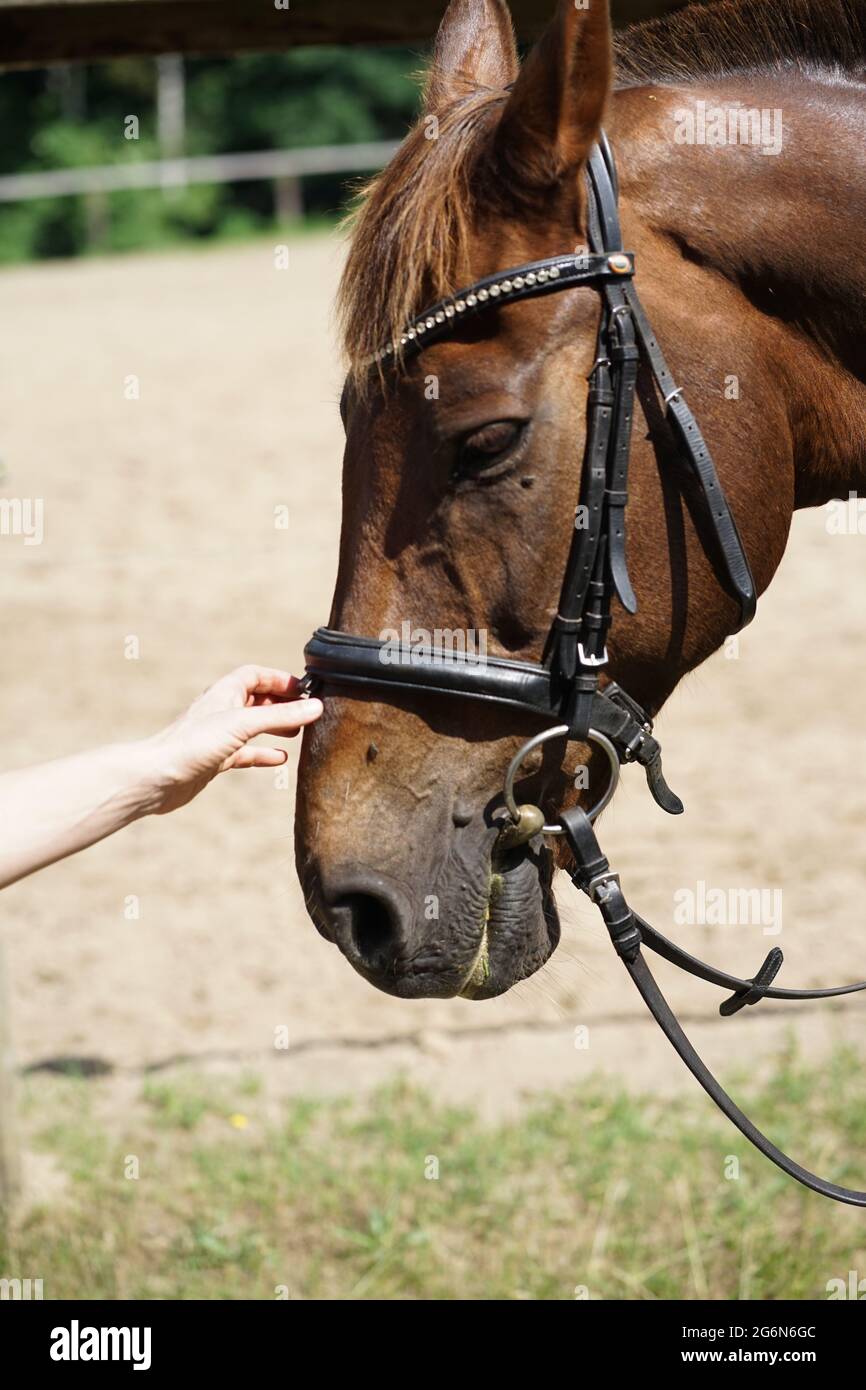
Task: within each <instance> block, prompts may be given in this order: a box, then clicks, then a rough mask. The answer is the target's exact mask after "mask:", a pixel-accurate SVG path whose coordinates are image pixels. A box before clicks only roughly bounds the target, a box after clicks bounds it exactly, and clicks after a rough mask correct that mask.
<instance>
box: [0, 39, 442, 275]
mask: <svg viewBox="0 0 866 1390" xmlns="http://www.w3.org/2000/svg"><path fill="white" fill-rule="evenodd" d="M417 66H418V60H417V57H416V56H415V55H413V54H411V53H409V52H407V51H406V50H395V49H387V50H377V49H369V48H317V49H298V50H296V51H294V52H291V53H282V54H267V55H252V56H245V57H238V58H229V59H216V60H215V59H193V60H190V61H188V62H187V63H186V64H185V73H186V150H187V153H189V154H208V153H217V152H222V151H234V150H256V149H280V148H283V149H285V148H297V147H302V146H309V145H322V144H353V143H357V142H363V141H368V140H383V139H390V138H399V137H400V136H401V135H402V134H403V133H404V132H405V130H406V128H407V126H408V125H409V123H410V122H411V121H412V119H413V117H414V114H415V111H416V109H417V101H418V88H417V85H416V83H415V81H414V80H413V76H412V74H413V71H414V69H415V68H416V67H417ZM156 80H157V79H156V63H155V62H153V61H151V60H150V59H146V58H131V59H118V60H117V61H114V62H108V63H100V64H95V65H93V66H91V67H87V68H68V67H66V68H64V67H61V68H53V69H50V70H48V71H41V72H23V73H7V74H3V75H2V76H0V174H4V173H22V172H25V171H28V170H35V169H62V168H70V167H76V166H82V165H90V164H109V163H114V162H118V161H125V160H141V159H153V158H158V144H157V129H156ZM129 116H135V117H137V120H138V134H139V138H138V139H128V138H126V132H127V130H128V128H129V127H128V125H127V124H125V123H126V122H127V118H128V117H129ZM346 194H347V181H346V180H343V179H340V178H336V177H334V178H317V179H312V180H309V181H307V184H306V189H305V195H306V196H305V201H306V204H307V207H308V209H310V210H312V211H314V212H319V213H321V212H324V213H327V214H333V213H335V212H337V211H339V209H340V208H341V206H342V205H343V204H344V202H345V198H346ZM273 208H274V197H273V189H272V187H271V186H270V185H269V184H236V185H230V186H223V187H216V188H201V187H196V188H190V189H187V190H180V191H178V192H176V193H173V194H172V197H171V198H165V197H163V196H162V194H161V193H160V192H158V191H155V192H149V191H143V192H129V193H122V194H120V193H117V194H112V195H111V197H110V199H109V200H108V202H107V204H106V209H105V213H106V231H105V242H106V245H107V246H109V247H112V248H114V249H118V250H119V249H132V248H134V247H142V246H151V245H158V244H162V243H163V242H166V241H170V240H174V239H177V238H178V237H184V236H195V237H202V236H215V235H220V234H223V233H225V234H231V235H237V234H239V233H240V232H241V231H242V230H243V229H248V230H249V231H252V232H254V231H256V230H263V229H264V228H265V227H266V226H268V225H270V223H271V222H272V221H273V215H274V212H273ZM88 225H89V221H88V216H87V213H86V209H85V208H84V206H83V200H81V199H75V198H64V199H41V200H39V201H38V202H34V203H22V204H19V205H14V204H12V205H0V260H7V261H8V260H20V259H25V258H29V257H34V256H58V255H60V256H68V255H74V254H79V253H83V252H85V251H86V250H87V249H88Z"/></svg>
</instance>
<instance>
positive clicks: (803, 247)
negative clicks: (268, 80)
mask: <svg viewBox="0 0 866 1390" xmlns="http://www.w3.org/2000/svg"><path fill="white" fill-rule="evenodd" d="M864 52H866V0H721V2H720V3H718V4H715V5H712V6H708V7H706V8H703V7H695V8H692V9H689V10H686V11H683V12H681V13H680V14H678V15H676V16H675V17H673V18H671V19H667V20H660V21H655V22H653V23H650V24H647V25H641V26H637V27H635V28H634V29H632V30H628V31H626V32H625V34H624V35H622V36H621V37H620V39H619V41H618V43H617V46H616V54H615V55H614V50H613V45H612V40H611V33H610V22H609V16H608V6H607V0H590V3H589V6H588V7H586V8H582V7H581V8H578V7H577V6H576V5H575V4H574V2H573V0H562V3H560V4H559V7H558V10H557V13H556V16H555V18H554V19H553V22H552V23H551V25H550V27H549V29H548V30H547V32H546V33H545V35H544V37H543V38H542V40H541V41H540V43H539V44H538V46H537V47H536V48H535V49H534V50H533V51H532V53H531V54H530V56H529V57H528V59H527V60H526V62H525V63H524V64H523V66H522V67H521V66H520V63H519V60H518V55H517V51H516V47H515V43H514V38H513V33H512V27H511V21H510V17H509V14H508V10H507V7H506V5H505V4H504V3H503V2H502V0H452V3H451V4H450V6H449V8H448V11H447V13H446V15H445V17H444V20H443V22H442V26H441V29H440V31H439V35H438V38H437V41H436V48H435V53H434V57H433V63H432V67H431V72H430V76H429V81H428V85H427V90H426V96H425V104H424V110H423V113H422V116H421V119H420V121H419V123H418V125H417V127H416V128H415V129H414V130H413V131H412V132H411V133H410V135H409V136H408V138H407V140H406V141H405V143H404V145H403V146H402V148H401V150H400V152H399V153H398V154H397V156H396V158H395V159H394V160H393V162H392V163H391V165H390V166H389V167H388V168H387V169H386V170H385V171H384V172H383V173H382V175H381V176H380V177H379V178H378V179H377V180H376V181H375V182H374V183H373V184H372V186H371V187H370V189H369V190H368V192H367V196H366V199H365V201H364V203H363V206H362V208H361V210H360V214H359V218H358V221H357V225H356V229H355V233H354V239H353V243H352V248H351V254H350V257H349V260H348V264H347V268H346V272H345V279H344V282H343V286H342V292H341V302H342V309H343V317H344V324H345V337H346V348H347V352H348V355H349V359H350V372H349V377H348V381H347V385H346V390H345V393H344V398H343V403H342V413H343V419H344V423H345V427H346V441H347V442H346V453H345V463H344V510H343V530H342V541H341V551H340V568H339V575H338V579H337V586H336V592H335V596H334V602H333V608H332V612H331V622H330V625H331V626H332V627H335V628H341V629H343V630H345V631H348V632H355V633H366V634H368V635H370V636H373V637H376V636H379V637H381V636H382V635H383V634H384V633H385V632H386V631H387V630H391V629H395V630H397V631H399V630H400V629H401V627H402V625H403V624H404V623H408V624H409V625H410V627H411V628H412V629H423V630H427V631H431V632H432V631H433V630H435V629H449V630H452V631H463V632H476V633H479V632H480V633H484V634H486V637H487V641H488V651H489V653H490V654H491V655H508V656H516V657H519V658H520V659H523V660H532V661H538V660H539V659H540V657H541V649H542V645H543V642H544V639H545V636H546V634H547V632H548V630H549V628H550V624H551V620H552V617H553V615H554V613H555V612H556V607H557V602H558V599H559V586H560V581H561V577H562V573H563V568H564V565H565V560H566V555H567V552H568V547H569V542H570V536H571V532H572V527H573V524H574V508H575V504H576V500H577V495H578V484H579V477H578V473H579V460H580V458H581V455H582V447H583V439H584V433H585V412H586V391H585V387H584V379H585V378H586V376H587V374H588V372H589V370H590V367H591V365H592V362H593V358H594V353H595V342H596V329H597V324H598V318H599V300H598V295H597V294H596V293H595V292H594V291H593V290H591V289H588V288H582V289H576V290H573V291H569V292H568V293H563V294H559V295H557V296H556V297H554V298H552V299H543V300H534V301H532V302H528V303H520V304H514V305H512V306H503V307H500V308H498V309H496V310H495V311H494V310H491V311H490V312H488V313H485V314H484V315H483V316H479V317H477V318H476V319H474V320H473V322H472V324H471V325H469V324H467V325H465V326H461V328H462V331H461V332H459V333H457V334H456V335H452V336H451V337H450V338H449V341H447V342H442V343H440V344H438V345H436V346H433V347H431V348H429V349H428V350H427V351H426V352H425V353H424V355H423V357H420V358H418V359H416V360H415V361H413V362H411V363H406V364H405V368H404V369H403V370H400V371H397V372H396V373H392V374H390V375H388V376H387V377H385V378H383V376H382V374H381V373H377V372H376V371H375V370H372V371H371V369H370V367H369V361H370V359H371V358H372V357H373V356H374V355H375V354H376V352H377V350H378V349H380V348H381V347H382V346H383V345H384V344H385V343H388V342H390V341H391V340H392V339H394V337H395V335H399V332H400V330H401V329H402V328H403V326H404V325H405V323H406V322H407V321H408V320H409V319H410V318H411V317H412V316H413V315H414V314H416V313H417V312H418V311H419V310H420V309H422V308H423V307H424V306H425V305H426V304H428V303H431V302H435V301H436V300H437V299H439V298H441V297H442V296H443V295H445V294H451V293H453V292H454V291H455V290H457V289H458V288H459V287H460V286H462V285H465V284H468V283H471V282H473V281H475V280H477V279H479V278H480V277H482V276H484V275H487V274H491V273H494V272H498V271H501V270H504V269H506V268H507V267H509V266H515V265H520V264H521V263H523V262H526V261H530V260H536V259H539V258H542V257H546V256H553V255H558V254H562V253H567V252H571V251H574V249H575V248H578V247H583V246H584V245H586V243H587V227H586V221H585V219H586V194H585V170H586V163H587V158H588V155H589V152H590V150H591V148H592V146H593V144H594V142H595V141H596V139H597V137H598V135H599V131H600V129H601V127H602V123H604V126H605V128H606V129H607V131H608V133H609V135H610V138H611V141H612V144H613V147H614V150H615V152H616V155H617V161H618V165H619V173H620V201H621V213H622V221H623V229H624V238H625V245H626V247H627V248H628V249H629V250H633V251H634V252H635V253H636V256H637V267H638V275H637V284H638V286H639V288H640V293H641V298H642V300H643V303H644V306H645V308H646V310H647V312H648V314H649V317H650V318H651V320H652V323H653V327H654V329H655V332H656V334H657V335H658V338H659V341H660V342H661V344H662V346H663V349H664V351H665V354H666V356H667V357H668V359H669V361H670V363H671V366H672V368H673V370H674V374H675V376H676V379H677V381H678V382H679V383H680V384H681V385H682V386H683V387H684V389H685V391H686V393H687V395H688V398H689V400H690V402H691V404H692V407H693V409H694V410H695V412H696V414H697V415H698V418H699V421H700V425H701V428H702V430H703V433H704V435H705V436H706V438H707V440H708V441H709V443H710V445H711V447H712V450H713V453H714V456H715V459H716V464H717V468H718V472H719V475H720V478H721V480H722V483H723V485H724V487H725V490H726V492H727V495H728V498H729V500H730V502H731V505H732V509H733V512H734V514H735V516H736V518H737V521H738V524H739V529H740V532H741V535H742V539H743V542H744V545H745V549H746V551H747V553H748V556H749V559H750V562H751V565H752V569H753V571H754V575H755V579H756V581H757V585H758V588H759V590H760V591H763V590H764V589H765V588H766V587H767V585H768V584H769V583H770V580H771V579H772V577H773V574H774V572H775V570H776V568H777V566H778V564H779V562H780V560H781V558H782V555H783V552H784V549H785V545H786V541H787V536H788V530H789V525H790V522H791V516H792V513H793V511H794V510H795V509H796V508H798V507H806V506H817V505H820V504H822V503H824V502H826V501H828V500H829V499H831V498H833V497H837V496H847V494H848V492H849V490H851V489H857V488H858V487H860V486H861V485H862V483H863V479H864V475H866V389H864V382H866V340H864V337H863V332H862V324H863V319H864V309H866V302H864V301H866V245H864V238H863V227H864V225H866V153H864V151H866V142H864V134H866V115H864V105H863V95H864V86H863V79H864ZM614 71H616V81H615V82H614ZM719 112H721V113H723V114H722V116H721V117H720V116H719ZM731 113H734V114H733V115H731ZM753 113H754V115H753ZM755 118H757V119H755ZM764 137H766V138H764ZM639 395H640V403H641V404H640V412H639V414H638V416H637V418H636V420H635V429H634V437H633V444H632V463H631V478H630V500H629V507H628V560H629V567H630V571H631V576H632V579H633V582H634V588H635V591H636V594H637V598H638V601H639V608H638V611H637V613H636V614H635V615H633V616H631V615H628V614H626V613H624V612H618V613H617V614H616V616H615V621H614V625H613V629H612V632H611V638H610V643H609V646H610V666H609V673H610V676H611V677H612V678H613V679H615V680H616V681H617V682H619V683H620V684H621V685H623V686H624V687H625V688H626V689H627V690H628V691H629V693H630V694H631V695H633V696H634V697H635V698H636V699H637V700H639V701H640V703H641V704H642V705H643V706H644V707H645V708H646V709H647V710H648V711H650V712H651V713H655V712H656V711H657V710H658V709H659V708H660V707H661V705H662V704H663V703H664V701H665V700H666V699H667V697H668V696H669V695H670V693H671V691H672V690H673V689H674V687H675V686H676V684H677V682H678V681H679V680H680V679H681V678H682V676H684V675H685V674H686V673H687V672H689V671H691V670H693V669H694V668H695V667H696V666H697V665H698V664H699V663H700V662H702V661H704V660H705V659H706V658H707V657H708V656H709V655H710V654H711V653H712V652H714V651H715V650H716V649H717V648H718V647H719V646H720V645H721V643H722V642H723V640H724V639H725V637H726V635H727V634H728V632H729V631H730V630H731V628H732V626H733V625H734V622H735V606H734V604H733V603H732V601H731V600H730V598H728V597H727V595H726V593H725V592H724V590H723V589H722V588H721V587H720V584H719V579H718V576H717V573H716V570H715V568H714V566H713V564H712V563H711V561H710V560H709V559H708V558H707V551H706V550H705V547H704V544H703V543H702V537H701V534H700V527H701V523H700V516H699V515H698V513H697V512H696V509H695V508H694V507H693V506H692V499H691V497H690V484H689V479H688V478H687V477H686V475H685V472H684V470H683V468H682V466H681V464H680V463H679V461H678V456H677V454H676V451H675V449H674V448H673V443H672V438H671V435H670V432H669V427H668V425H667V423H666V421H665V418H664V414H663V411H662V409H661V407H660V402H659V400H658V397H657V395H656V394H655V392H654V390H653V388H652V383H651V380H650V379H648V378H645V379H643V380H642V381H641V382H640V383H639ZM813 656H814V646H813V643H812V642H810V644H809V651H808V655H807V659H813ZM325 694H326V707H325V714H324V717H323V718H322V719H321V721H320V722H319V723H318V724H317V725H316V726H315V727H313V728H312V729H310V730H308V731H307V734H306V739H305V744H304V751H303V757H302V765H301V777H300V786H299V795H298V815H297V825H296V839H297V857H298V865H299V872H300V876H301V880H302V883H303V886H304V890H305V895H306V899H307V903H308V906H309V910H310V913H311V915H312V917H313V920H314V922H315V923H316V926H317V927H318V929H319V930H320V932H322V934H323V935H324V936H325V937H326V938H327V939H329V940H332V941H334V942H336V944H337V945H338V946H339V947H340V949H341V950H342V951H343V952H344V954H345V955H346V957H347V958H348V960H349V961H350V962H351V964H352V965H353V966H354V967H355V968H356V969H357V970H358V971H359V972H360V973H361V974H362V975H364V976H365V978H366V979H368V980H369V981H370V982H371V983H373V984H375V985H377V986H378V987H379V988H381V989H383V990H386V991H387V992H389V993H392V994H396V995H400V996H404V997H419V996H425V995H436V996H450V995H455V994H464V995H466V996H468V997H474V998H483V997H491V996H493V995H496V994H499V993H502V992H503V991H504V990H507V989H508V988H509V987H510V986H511V985H512V984H514V983H515V982H516V981H517V980H519V979H522V978H524V977H525V976H527V975H529V974H531V973H532V972H533V971H536V970H537V969H538V968H539V967H540V966H541V965H542V964H544V962H545V961H546V960H547V959H548V957H549V955H550V954H551V952H552V951H553V949H554V947H555V946H556V943H557V940H558V935H559V928H558V919H557V914H556V908H555V904H554V900H553V893H552V888H551V880H552V874H553V868H554V856H553V855H552V854H551V853H550V852H549V851H547V850H539V848H538V842H535V843H534V844H533V845H531V846H527V847H526V848H524V849H522V850H521V851H520V852H518V853H511V854H508V855H505V856H503V855H502V854H501V852H500V850H499V848H498V845H499V840H498V831H497V824H496V821H495V819H494V817H493V812H494V811H495V809H496V808H497V807H498V806H500V805H501V789H502V783H503V770H504V768H505V766H506V765H507V763H508V761H509V759H510V758H511V756H512V754H513V753H514V751H515V750H516V749H517V748H518V747H519V745H520V744H521V743H522V742H524V741H525V740H526V739H527V738H528V737H529V736H530V735H531V734H532V733H534V732H535V731H536V730H537V729H538V728H540V727H542V725H541V724H535V725H533V722H532V718H531V716H529V715H526V714H521V713H519V712H516V711H508V710H507V709H504V708H502V707H492V708H491V707H487V706H474V705H471V704H470V703H469V702H464V701H453V702H449V701H448V700H446V699H442V698H440V697H437V696H433V695H429V694H428V695H426V696H425V695H423V694H420V693H418V694H415V693H407V694H406V695H405V697H403V696H401V698H400V700H399V702H398V703H397V705H396V706H395V705H394V704H391V703H388V704H384V703H382V701H381V696H380V695H379V696H377V695H376V694H375V693H371V694H368V695H366V696H365V695H361V694H359V692H358V691H357V690H353V691H352V692H351V694H350V695H346V694H345V693H343V694H340V693H339V691H338V690H337V688H336V687H335V688H333V689H330V690H326V692H325ZM582 756H583V757H584V758H588V761H589V765H590V781H591V782H592V780H593V776H594V777H595V780H596V781H597V780H598V778H599V776H600V775H602V774H601V770H600V769H595V770H594V769H593V766H592V758H591V757H588V753H587V751H586V750H584V751H583V755H582ZM580 761H581V750H580V749H579V748H576V747H575V746H574V745H572V746H571V748H570V752H569V762H570V763H571V764H575V763H579V762H580ZM572 775H573V774H572ZM528 791H529V794H530V796H531V799H533V800H535V801H537V802H538V803H539V804H540V805H542V806H543V807H544V808H545V809H546V810H547V811H548V818H549V815H550V814H552V813H553V810H554V808H556V807H557V806H560V807H561V806H563V805H565V804H568V803H569V802H570V801H573V800H574V797H575V791H574V789H573V787H572V778H571V777H570V776H568V775H567V774H566V773H565V772H564V771H563V770H561V769H560V768H558V767H556V766H553V765H551V764H550V762H549V760H548V759H545V761H544V767H543V771H540V772H536V774H535V776H534V778H533V781H532V782H530V783H529V787H528ZM589 794H590V795H592V794H593V792H592V788H591V789H590V793H589Z"/></svg>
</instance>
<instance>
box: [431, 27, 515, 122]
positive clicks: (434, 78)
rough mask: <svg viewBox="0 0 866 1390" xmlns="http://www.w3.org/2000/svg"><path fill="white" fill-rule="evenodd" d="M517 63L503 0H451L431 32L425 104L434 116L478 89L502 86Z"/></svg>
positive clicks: (512, 72)
mask: <svg viewBox="0 0 866 1390" xmlns="http://www.w3.org/2000/svg"><path fill="white" fill-rule="evenodd" d="M519 67H520V64H519V62H518V58H517V45H516V43H515V41H514V30H513V28H512V25H511V14H510V12H509V9H508V6H507V5H506V4H505V0H451V4H450V5H449V6H448V9H447V10H446V11H445V15H444V17H443V19H442V23H441V24H440V26H439V33H438V34H437V35H436V45H435V47H434V49H433V63H432V65H431V68H430V76H429V78H428V81H427V91H426V93H425V96H424V108H425V110H426V111H427V113H428V114H433V113H435V112H437V111H441V110H442V109H443V108H444V107H446V106H449V105H450V104H451V103H452V102H453V101H456V100H457V99H458V98H459V97H462V96H466V95H467V94H468V93H470V92H473V91H474V90H475V89H476V88H477V87H493V88H501V87H507V86H508V85H509V83H510V82H513V81H514V79H515V78H516V76H517V73H518V70H519Z"/></svg>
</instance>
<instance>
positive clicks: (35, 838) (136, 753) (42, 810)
mask: <svg viewBox="0 0 866 1390" xmlns="http://www.w3.org/2000/svg"><path fill="white" fill-rule="evenodd" d="M159 804H160V781H159V776H158V771H157V760H156V758H155V755H154V750H153V747H152V744H151V742H150V741H143V742H140V743H121V744H113V745H110V746H108V747H105V748H98V749H96V750H95V751H91V752H87V753H82V754H77V755H75V756H73V757H70V758H60V759H58V760H57V761H56V762H51V763H44V764H42V765H41V766H39V767H29V768H23V769H22V770H21V771H20V772H7V773H4V774H3V775H2V776H0V888H5V887H7V886H8V885H9V884H10V883H15V882H16V880H18V879H20V878H25V877H26V876H27V875H28V874H31V873H33V872H34V871H35V870H36V869H41V868H44V867H45V866H46V865H47V864H53V863H55V862H56V861H57V860H58V859H65V858H66V856H67V855H70V854H75V853H77V852H78V851H79V850H82V849H86V848H87V846H88V845H93V844H96V842H97V841H98V840H104V839H105V837H106V836H107V835H111V834H113V833H114V831H116V830H120V829H122V827H123V826H125V825H129V824H130V822H131V821H134V820H138V819H139V818H140V817H141V816H144V815H148V814H149V813H150V812H152V811H156V810H158V809H159Z"/></svg>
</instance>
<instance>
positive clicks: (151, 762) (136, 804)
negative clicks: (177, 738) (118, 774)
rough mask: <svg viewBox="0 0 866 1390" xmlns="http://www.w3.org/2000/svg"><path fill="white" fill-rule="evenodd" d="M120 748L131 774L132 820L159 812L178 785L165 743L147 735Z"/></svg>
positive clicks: (130, 800) (130, 805)
mask: <svg viewBox="0 0 866 1390" xmlns="http://www.w3.org/2000/svg"><path fill="white" fill-rule="evenodd" d="M118 751H119V752H120V753H121V757H122V758H123V759H124V760H125V763H126V766H127V769H128V770H129V772H131V774H132V775H131V778H130V781H129V811H130V816H129V819H130V821H134V820H142V819H143V818H144V817H145V816H155V815H158V814H159V812H160V811H161V810H162V809H163V807H164V805H165V803H166V800H167V798H168V797H169V795H170V794H171V790H172V787H173V786H174V784H175V778H174V776H173V774H172V769H171V767H170V766H169V762H170V760H169V758H168V757H167V754H166V750H165V748H164V746H161V745H160V741H159V740H158V739H155V738H147V739H141V740H140V741H139V742H137V743H132V744H126V745H124V746H123V748H122V749H121V750H118Z"/></svg>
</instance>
